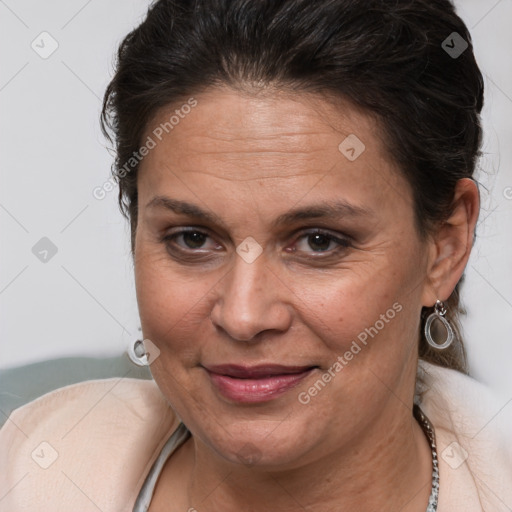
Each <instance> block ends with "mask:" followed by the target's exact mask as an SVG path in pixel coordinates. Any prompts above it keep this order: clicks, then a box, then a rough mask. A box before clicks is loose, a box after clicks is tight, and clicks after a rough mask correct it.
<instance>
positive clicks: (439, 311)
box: [425, 300, 455, 350]
mask: <svg viewBox="0 0 512 512" xmlns="http://www.w3.org/2000/svg"><path fill="white" fill-rule="evenodd" d="M444 315H446V307H445V305H444V303H443V302H442V301H440V300H437V301H436V303H435V305H434V312H433V313H431V314H430V315H429V316H428V318H427V321H426V322H425V338H427V342H428V344H429V345H430V346H431V347H433V348H435V349H437V350H444V349H446V348H448V347H449V346H450V345H451V344H452V341H453V339H454V338H455V335H454V333H453V329H452V326H451V325H450V322H448V320H446V318H445V317H444ZM434 320H440V321H441V322H442V324H443V325H444V327H445V329H446V340H445V341H444V343H436V342H435V341H434V338H433V337H432V332H431V328H432V323H433V322H434Z"/></svg>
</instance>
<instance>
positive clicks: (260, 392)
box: [205, 364, 315, 403]
mask: <svg viewBox="0 0 512 512" xmlns="http://www.w3.org/2000/svg"><path fill="white" fill-rule="evenodd" d="M314 368H315V367H312V366H281V365H260V366H251V367H247V366H239V365H231V364H226V365H219V366H209V367H207V368H205V369H206V371H207V372H208V375H209V376H210V379H211V381H212V383H213V385H214V386H215V387H216V388H217V390H218V391H219V392H220V393H221V394H222V395H223V396H224V397H225V398H227V399H229V400H232V401H234V402H245V403H257V402H266V401H268V400H272V399H273V398H277V397H278V396H280V395H282V394H283V393H285V392H286V391H288V390H289V389H291V388H293V387H295V386H296V385H297V384H298V383H299V382H300V381H301V380H302V379H304V378H305V377H307V376H308V375H309V374H310V373H311V372H312V371H313V370H314Z"/></svg>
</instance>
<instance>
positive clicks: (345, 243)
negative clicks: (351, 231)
mask: <svg viewBox="0 0 512 512" xmlns="http://www.w3.org/2000/svg"><path fill="white" fill-rule="evenodd" d="M187 233H198V234H200V235H204V236H206V237H208V238H211V237H210V236H209V235H208V233H205V232H204V231H201V230H200V229H197V228H190V229H182V230H181V231H177V232H176V233H172V234H169V235H166V236H164V237H163V238H162V240H161V241H162V243H165V244H166V245H167V247H168V248H169V247H170V245H171V243H173V242H174V241H175V240H176V238H178V237H180V236H183V235H185V234H187ZM298 235H299V236H298V237H297V238H296V239H295V242H294V245H296V244H297V243H298V241H299V240H301V239H303V238H307V237H309V236H314V235H321V236H323V237H325V238H327V239H328V240H329V242H334V243H336V244H338V247H336V248H335V249H330V250H326V251H311V252H312V253H313V254H324V255H326V256H323V257H324V258H325V257H327V256H332V255H333V254H337V253H338V252H340V251H343V250H345V249H347V248H349V247H351V242H350V240H349V238H348V237H339V236H336V235H334V234H332V233H329V232H328V231H325V230H323V229H320V228H316V229H312V230H309V231H302V232H300V233H299V234H298ZM177 247H178V248H176V245H175V250H176V251H178V252H181V253H182V254H186V255H188V256H193V255H194V253H196V251H204V249H202V248H199V249H197V250H195V249H191V248H188V249H184V248H183V247H180V246H177ZM288 252H292V253H296V252H297V251H296V249H295V248H294V249H292V250H291V251H288ZM313 258H318V256H313Z"/></svg>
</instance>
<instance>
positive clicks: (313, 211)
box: [146, 196, 375, 228]
mask: <svg viewBox="0 0 512 512" xmlns="http://www.w3.org/2000/svg"><path fill="white" fill-rule="evenodd" d="M146 208H161V209H165V210H170V211H172V212H174V213H176V214H182V215H190V216H191V217H196V218H198V219H201V220H204V221H209V222H211V223H216V224H218V225H220V226H222V227H224V228H226V225H225V223H224V221H223V220H222V219H221V218H220V217H219V216H218V215H216V214H215V213H213V212H209V211H206V210H203V209H202V208H200V207H199V206H197V205H195V204H192V203H188V202H186V201H179V200H177V199H172V198H170V197H166V196H155V197H154V198H153V199H151V201H149V202H148V203H147V204H146ZM373 215H375V212H374V211H373V210H372V209H371V208H368V207H366V206H359V205H354V204H350V203H348V202H346V201H342V200H338V201H333V202H322V203H319V204H315V205H310V206H305V207H302V208H295V209H293V210H290V211H289V212H286V213H283V214H282V215H280V216H279V217H277V218H276V219H275V220H274V221H273V222H272V223H271V226H272V228H277V227H279V226H283V225H286V224H292V223H294V222H297V221H301V220H308V219H321V218H329V219H336V220H337V219H340V218H344V217H370V216H373Z"/></svg>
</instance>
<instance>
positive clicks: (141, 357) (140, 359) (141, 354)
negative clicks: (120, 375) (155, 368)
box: [128, 340, 148, 366]
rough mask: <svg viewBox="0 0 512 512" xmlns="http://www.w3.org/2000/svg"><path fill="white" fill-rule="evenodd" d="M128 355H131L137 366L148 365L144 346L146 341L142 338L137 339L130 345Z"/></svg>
mask: <svg viewBox="0 0 512 512" xmlns="http://www.w3.org/2000/svg"><path fill="white" fill-rule="evenodd" d="M128 356H129V357H130V359H131V361H132V363H135V364H136V365H137V366H147V365H148V361H147V358H146V349H145V347H144V343H143V342H142V341H141V340H137V341H135V343H133V345H131V346H130V347H129V350H128Z"/></svg>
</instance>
